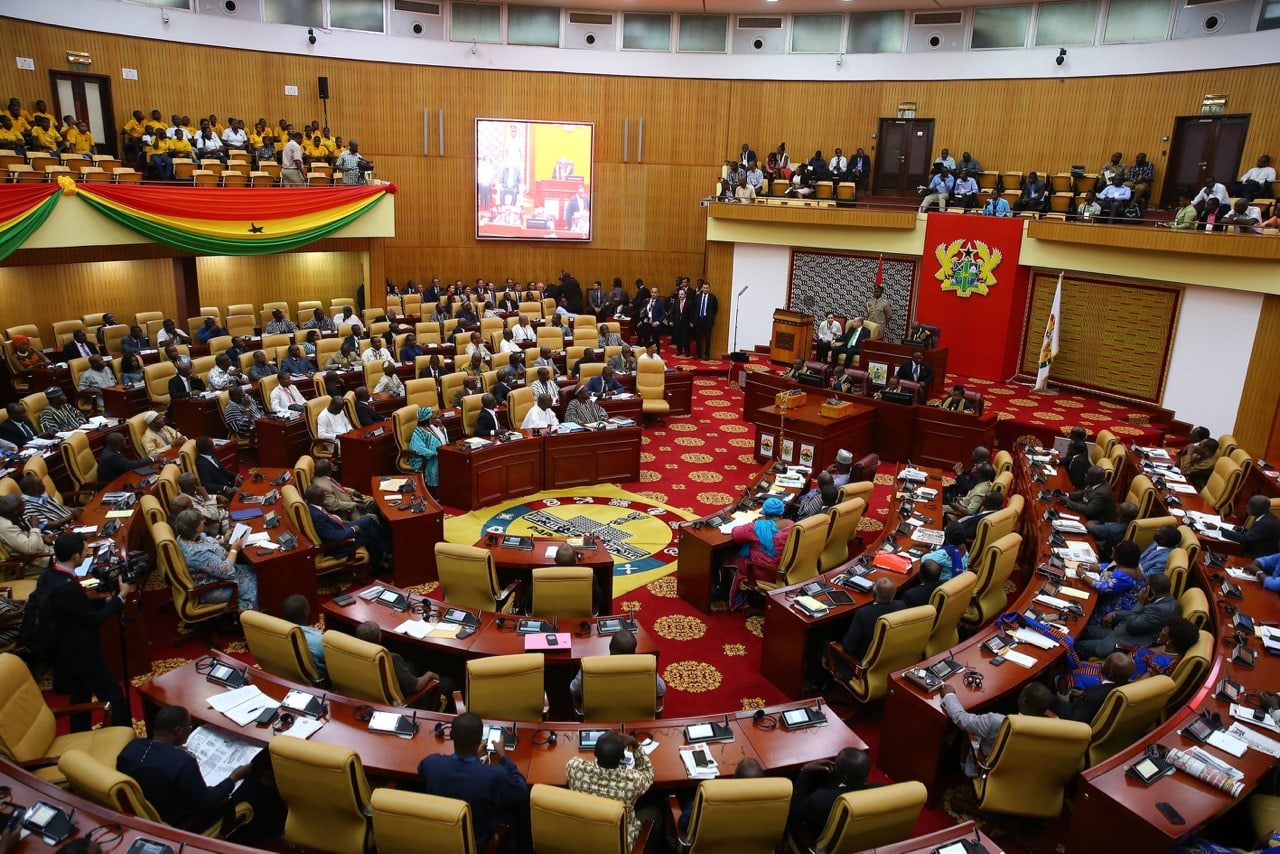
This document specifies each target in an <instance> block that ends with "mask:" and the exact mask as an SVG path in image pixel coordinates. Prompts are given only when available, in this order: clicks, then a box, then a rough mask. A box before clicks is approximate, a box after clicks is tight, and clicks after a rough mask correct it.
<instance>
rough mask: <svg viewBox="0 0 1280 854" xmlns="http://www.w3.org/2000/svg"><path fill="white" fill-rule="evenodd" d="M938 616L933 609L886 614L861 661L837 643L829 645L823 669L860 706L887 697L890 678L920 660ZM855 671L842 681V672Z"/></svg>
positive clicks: (881, 619)
mask: <svg viewBox="0 0 1280 854" xmlns="http://www.w3.org/2000/svg"><path fill="white" fill-rule="evenodd" d="M936 616H937V612H935V611H934V610H933V606H932V605H921V606H919V607H918V608H904V609H902V610H900V611H893V612H891V613H888V614H883V615H882V616H881V617H880V618H879V619H877V620H876V625H875V629H874V630H873V631H872V634H871V643H870V645H869V646H868V647H867V652H866V654H865V655H863V656H862V660H861V661H858V660H856V659H855V658H854V657H853V656H851V655H850V654H849V653H847V652H845V650H844V647H842V646H841V645H840V643H839V642H838V641H832V642H831V643H829V644H828V645H827V654H826V656H825V658H824V665H825V666H826V667H827V670H828V671H829V672H831V673H832V674H833V675H837V676H836V678H837V679H839V680H840V682H841V684H843V685H844V686H845V687H847V688H848V689H849V692H850V693H851V694H853V697H854V699H855V700H857V701H858V702H859V703H869V702H871V701H873V700H878V699H880V698H881V697H883V696H884V694H885V691H886V690H887V688H888V681H889V674H890V673H891V672H893V671H895V670H901V669H902V668H904V667H909V666H911V665H912V664H915V663H916V662H918V661H919V660H920V657H921V656H922V655H923V654H924V648H925V644H927V643H928V642H929V635H930V633H931V632H932V631H933V623H934V619H935V618H936ZM840 663H843V664H844V665H845V668H847V669H848V670H850V671H852V673H851V675H850V677H849V678H848V679H847V680H845V679H840V677H839V675H838V674H839V673H840V672H841V670H842V668H841V667H840V666H839V665H840Z"/></svg>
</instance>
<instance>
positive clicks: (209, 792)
mask: <svg viewBox="0 0 1280 854" xmlns="http://www.w3.org/2000/svg"><path fill="white" fill-rule="evenodd" d="M191 731H192V726H191V714H190V713H189V712H188V711H187V710H186V709H185V708H183V707H182V706H165V707H163V708H161V709H160V710H159V711H157V712H156V714H155V718H154V719H153V720H152V722H151V738H138V739H135V740H133V741H131V742H129V744H128V745H127V746H126V747H125V748H124V750H122V751H120V755H119V756H118V757H117V758H116V770H117V771H119V772H120V773H121V774H127V775H128V776H129V777H132V778H133V779H134V780H135V781H136V782H137V784H138V786H139V788H141V789H142V794H143V796H144V797H145V798H146V799H147V801H148V802H150V804H151V805H152V806H153V807H154V808H155V810H156V812H157V813H159V814H160V818H161V820H163V821H164V822H165V824H168V825H171V826H173V827H182V826H184V825H186V824H187V823H188V822H192V821H197V822H200V823H203V824H208V823H212V822H213V821H214V820H215V819H216V818H217V817H218V816H219V815H222V814H223V813H224V811H225V810H226V809H227V808H228V807H229V806H230V805H231V804H248V805H249V806H250V807H252V809H253V819H252V821H250V822H249V824H247V825H244V826H243V827H239V828H237V829H236V833H235V838H236V840H237V841H246V840H247V839H248V838H249V837H252V838H254V839H265V838H267V837H269V836H271V835H273V834H276V833H279V832H280V830H282V829H283V823H282V821H281V819H282V818H283V810H282V809H281V808H280V807H281V805H280V803H279V798H278V796H277V795H275V793H274V792H272V791H271V790H270V788H269V787H268V784H266V783H265V782H264V781H263V779H262V778H261V777H260V776H259V775H258V773H256V772H255V771H254V769H253V766H252V765H250V764H245V765H241V766H239V767H237V768H234V769H232V771H231V773H230V774H229V775H227V778H226V779H225V780H223V781H222V782H220V783H218V784H217V785H216V786H210V785H209V784H208V783H206V782H205V779H204V776H203V775H202V774H201V773H200V765H199V763H198V762H197V761H196V757H195V756H194V755H193V754H192V753H190V752H188V751H187V750H186V749H185V748H184V747H183V744H185V743H186V741H187V737H188V736H189V735H191Z"/></svg>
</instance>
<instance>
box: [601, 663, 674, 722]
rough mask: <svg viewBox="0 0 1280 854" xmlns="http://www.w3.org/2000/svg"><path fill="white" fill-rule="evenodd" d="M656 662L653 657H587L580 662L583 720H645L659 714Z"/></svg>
mask: <svg viewBox="0 0 1280 854" xmlns="http://www.w3.org/2000/svg"><path fill="white" fill-rule="evenodd" d="M657 673H658V660H657V659H656V658H654V657H653V656H652V655H588V656H586V657H584V658H583V659H582V719H583V720H585V721H647V720H651V719H653V718H654V717H656V716H657V715H658V713H659V712H661V711H662V701H661V700H660V699H659V698H658V687H657V686H658V680H657Z"/></svg>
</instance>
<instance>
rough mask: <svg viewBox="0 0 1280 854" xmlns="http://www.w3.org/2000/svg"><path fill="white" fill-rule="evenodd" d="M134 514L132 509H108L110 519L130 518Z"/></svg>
mask: <svg viewBox="0 0 1280 854" xmlns="http://www.w3.org/2000/svg"><path fill="white" fill-rule="evenodd" d="M132 515H133V511H132V510H108V511H107V518H108V519H128V518H129V517H130V516H132Z"/></svg>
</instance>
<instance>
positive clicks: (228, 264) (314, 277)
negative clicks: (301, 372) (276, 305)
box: [196, 251, 383, 311]
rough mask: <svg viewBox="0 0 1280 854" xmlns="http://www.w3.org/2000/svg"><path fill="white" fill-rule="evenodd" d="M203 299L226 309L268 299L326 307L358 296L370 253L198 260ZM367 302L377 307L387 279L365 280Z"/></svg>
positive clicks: (204, 302) (307, 254)
mask: <svg viewBox="0 0 1280 854" xmlns="http://www.w3.org/2000/svg"><path fill="white" fill-rule="evenodd" d="M196 263H197V268H196V269H197V273H198V275H199V279H200V302H201V304H203V305H216V306H218V307H219V308H221V309H223V310H224V311H225V310H226V307H227V306H228V305H231V304H233V303H239V302H247V303H252V304H253V305H254V306H257V307H258V308H261V306H262V304H263V303H264V302H275V301H279V300H287V301H288V303H289V305H290V306H295V305H297V304H298V301H299V300H317V299H318V300H320V301H321V302H323V303H324V304H325V305H328V304H329V301H330V300H331V299H335V298H337V297H353V298H354V297H355V295H356V288H358V287H359V285H360V284H361V282H362V281H363V279H364V273H365V267H364V253H362V252H357V251H349V252H293V253H285V254H282V255H253V256H248V257H243V258H230V257H204V258H199V259H197V262H196ZM364 285H365V305H377V304H378V303H377V302H375V301H374V300H373V299H372V297H374V296H378V295H380V294H381V293H382V290H383V283H382V281H381V280H379V281H377V282H364Z"/></svg>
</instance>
